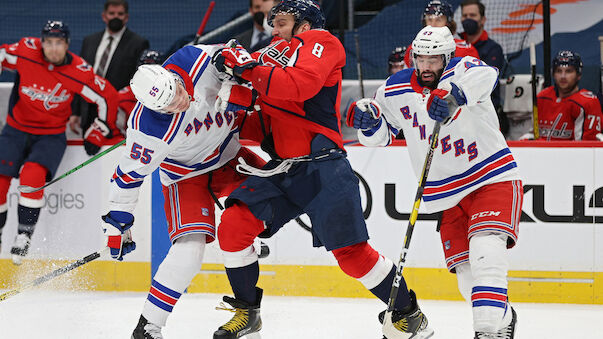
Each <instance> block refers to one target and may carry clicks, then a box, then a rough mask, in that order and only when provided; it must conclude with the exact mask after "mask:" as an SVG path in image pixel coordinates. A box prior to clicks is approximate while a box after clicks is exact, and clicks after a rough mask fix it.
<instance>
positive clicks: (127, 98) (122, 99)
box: [117, 86, 138, 119]
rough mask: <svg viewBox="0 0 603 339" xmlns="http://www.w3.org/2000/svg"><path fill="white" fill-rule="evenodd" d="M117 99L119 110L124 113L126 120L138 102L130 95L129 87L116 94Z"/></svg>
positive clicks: (132, 94)
mask: <svg viewBox="0 0 603 339" xmlns="http://www.w3.org/2000/svg"><path fill="white" fill-rule="evenodd" d="M117 95H118V97H119V108H120V109H121V110H123V111H124V112H125V113H126V119H127V118H128V117H129V116H130V113H131V112H132V110H133V109H134V106H136V103H137V102H138V100H136V96H134V93H132V90H131V89H130V86H126V87H124V88H122V89H120V90H119V92H117Z"/></svg>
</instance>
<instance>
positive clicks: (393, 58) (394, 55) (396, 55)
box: [387, 47, 406, 66]
mask: <svg viewBox="0 0 603 339" xmlns="http://www.w3.org/2000/svg"><path fill="white" fill-rule="evenodd" d="M404 54H406V47H396V48H394V50H393V51H392V52H391V53H390V54H389V57H388V58H387V63H388V64H389V65H390V66H392V65H395V64H397V63H400V62H402V61H404Z"/></svg>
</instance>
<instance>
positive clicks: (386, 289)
mask: <svg viewBox="0 0 603 339" xmlns="http://www.w3.org/2000/svg"><path fill="white" fill-rule="evenodd" d="M395 275H396V267H395V266H393V267H392V268H391V270H390V271H389V274H388V275H387V276H386V277H385V279H383V281H381V283H379V285H377V286H375V287H374V288H371V289H370V291H371V293H373V294H374V295H375V296H376V297H377V298H379V299H380V300H381V301H383V302H384V303H386V304H387V303H388V302H389V294H390V292H391V290H392V284H393V283H394V276H395ZM410 304H411V302H410V295H409V294H408V287H407V286H406V280H404V277H402V279H401V280H400V288H398V296H397V297H396V303H395V305H394V309H396V310H399V311H403V310H404V309H405V307H406V308H408V307H409V306H410Z"/></svg>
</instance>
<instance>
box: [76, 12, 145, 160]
mask: <svg viewBox="0 0 603 339" xmlns="http://www.w3.org/2000/svg"><path fill="white" fill-rule="evenodd" d="M128 7H129V6H128V2H127V1H126V0H107V1H106V2H105V5H104V9H103V12H102V15H101V16H102V19H103V22H104V23H105V25H106V26H105V29H104V30H102V31H100V32H96V33H93V34H91V35H88V36H87V37H85V38H84V41H83V43H82V49H81V52H80V56H81V57H82V58H84V60H86V61H87V62H88V63H89V64H90V65H92V67H93V70H94V73H96V74H97V75H99V76H102V77H104V78H105V79H107V80H108V81H109V83H111V85H113V87H115V88H116V89H117V90H120V89H122V88H124V87H126V86H128V85H129V81H130V79H131V78H132V76H133V75H134V73H135V72H136V67H137V64H138V59H139V58H140V55H141V54H142V52H143V51H144V50H145V49H148V48H149V41H148V40H147V39H145V38H143V37H141V36H140V35H138V34H136V33H134V32H132V31H131V30H130V29H128V27H126V24H127V23H128V19H129V14H128ZM78 99H79V98H78ZM73 110H74V115H76V116H80V117H81V127H82V129H83V130H84V131H85V130H86V129H87V128H88V126H89V125H90V124H91V123H92V122H93V121H94V118H95V117H96V114H97V113H96V110H95V109H94V107H91V106H90V105H88V104H87V103H85V102H83V101H81V100H78V101H77V102H75V103H74V106H73ZM87 151H88V152H89V153H90V151H91V150H90V151H89V150H88V149H87Z"/></svg>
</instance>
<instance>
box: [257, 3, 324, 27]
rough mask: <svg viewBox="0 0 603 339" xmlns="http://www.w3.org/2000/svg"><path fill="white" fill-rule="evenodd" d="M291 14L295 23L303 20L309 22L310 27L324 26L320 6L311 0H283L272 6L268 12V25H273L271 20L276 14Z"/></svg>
mask: <svg viewBox="0 0 603 339" xmlns="http://www.w3.org/2000/svg"><path fill="white" fill-rule="evenodd" d="M283 13H287V14H292V15H293V17H294V18H295V24H296V25H299V24H301V23H302V22H303V21H307V22H309V23H310V27H312V28H324V27H325V16H324V15H323V14H322V10H321V9H320V7H319V6H318V5H317V4H316V3H315V2H314V1H312V0H283V1H281V2H280V3H279V4H278V5H276V6H274V7H272V9H271V10H270V14H268V25H270V26H271V27H274V24H273V23H272V21H273V20H274V17H275V16H276V15H277V14H283Z"/></svg>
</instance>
